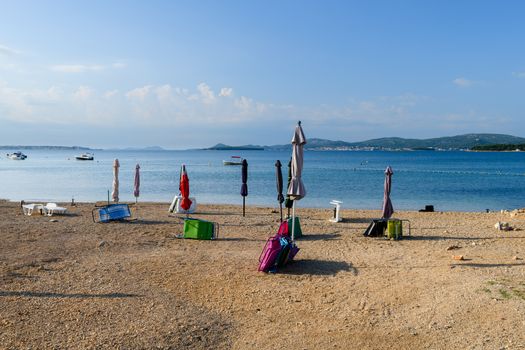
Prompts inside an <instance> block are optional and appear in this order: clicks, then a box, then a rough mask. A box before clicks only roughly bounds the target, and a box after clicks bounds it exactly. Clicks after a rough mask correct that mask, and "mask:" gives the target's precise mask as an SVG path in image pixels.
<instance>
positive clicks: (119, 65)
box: [111, 62, 128, 69]
mask: <svg viewBox="0 0 525 350" xmlns="http://www.w3.org/2000/svg"><path fill="white" fill-rule="evenodd" d="M127 66H128V65H127V64H125V63H122V62H115V63H113V64H112V65H111V67H113V68H116V69H122V68H126V67H127Z"/></svg>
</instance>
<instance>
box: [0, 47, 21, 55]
mask: <svg viewBox="0 0 525 350" xmlns="http://www.w3.org/2000/svg"><path fill="white" fill-rule="evenodd" d="M19 53H20V52H19V51H17V50H15V49H12V48H10V47H7V46H4V45H0V55H2V56H14V55H17V54H19Z"/></svg>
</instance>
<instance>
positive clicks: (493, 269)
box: [0, 201, 525, 349]
mask: <svg viewBox="0 0 525 350" xmlns="http://www.w3.org/2000/svg"><path fill="white" fill-rule="evenodd" d="M59 204H60V205H63V206H65V207H67V209H68V210H67V213H66V214H65V215H54V216H52V217H48V216H43V215H32V216H26V215H24V214H23V212H22V210H21V208H20V204H19V203H15V202H9V201H0V242H1V244H0V348H2V349H116V348H117V349H152V348H155V349H280V348H287V349H408V348H413V349H429V348H432V349H521V348H524V347H525V319H524V317H523V315H524V314H525V260H523V259H524V258H525V213H524V212H523V211H522V210H517V211H514V212H489V213H486V212H468V213H467V212H417V211H401V212H396V213H395V214H394V217H397V218H400V219H405V220H409V221H410V226H411V230H410V236H409V235H408V232H407V231H408V225H407V224H406V223H405V226H404V234H405V236H404V238H403V239H402V240H399V241H391V240H386V239H384V238H370V237H364V236H363V232H364V231H365V229H366V228H367V226H368V224H369V223H370V221H371V220H372V219H373V218H377V217H379V216H380V212H379V211H373V210H352V209H348V208H344V209H343V210H342V215H341V216H342V218H343V221H342V222H339V223H332V222H330V221H329V219H330V218H331V215H332V214H333V212H332V210H330V209H329V208H326V209H322V208H316V209H308V208H301V207H298V208H297V212H296V214H297V215H298V216H299V217H300V220H301V226H302V230H303V234H304V236H303V237H302V238H300V239H298V240H297V245H298V246H299V248H300V251H299V253H298V254H297V256H296V258H295V261H294V262H293V263H291V264H290V265H288V266H286V267H284V268H282V269H281V270H280V271H279V272H278V273H275V274H267V273H263V272H258V271H257V266H258V258H259V255H260V253H261V250H262V248H263V246H264V244H265V242H266V240H267V238H268V237H269V236H271V235H273V234H275V233H276V231H277V228H278V226H279V212H278V210H277V209H276V208H272V207H263V206H260V207H259V206H248V207H247V208H246V216H245V217H243V216H242V207H240V206H234V205H199V206H198V208H197V212H196V213H195V214H192V217H197V218H201V219H205V220H210V221H214V222H217V223H218V224H219V226H220V234H219V238H218V239H216V240H212V241H198V240H189V239H178V238H176V235H177V234H180V233H181V232H182V225H183V218H184V216H178V215H168V207H169V204H168V203H139V204H137V205H133V206H132V207H133V211H134V214H135V217H136V220H133V221H129V222H111V223H106V224H100V223H93V221H92V216H91V211H92V209H93V208H94V204H93V203H77V204H76V205H75V206H71V205H70V204H69V203H59ZM498 222H506V223H508V227H509V230H507V231H505V230H499V229H497V228H496V227H495V224H496V223H498Z"/></svg>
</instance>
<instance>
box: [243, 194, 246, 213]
mask: <svg viewBox="0 0 525 350" xmlns="http://www.w3.org/2000/svg"><path fill="white" fill-rule="evenodd" d="M245 205H246V197H244V196H242V216H243V217H244V216H245V210H244V208H245Z"/></svg>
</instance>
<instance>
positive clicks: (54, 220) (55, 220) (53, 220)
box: [49, 219, 58, 222]
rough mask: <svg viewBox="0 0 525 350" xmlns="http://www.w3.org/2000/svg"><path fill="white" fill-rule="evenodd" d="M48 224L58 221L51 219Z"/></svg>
mask: <svg viewBox="0 0 525 350" xmlns="http://www.w3.org/2000/svg"><path fill="white" fill-rule="evenodd" d="M49 222H58V220H57V219H51V220H49Z"/></svg>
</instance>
